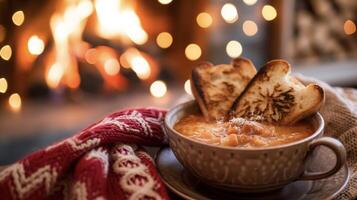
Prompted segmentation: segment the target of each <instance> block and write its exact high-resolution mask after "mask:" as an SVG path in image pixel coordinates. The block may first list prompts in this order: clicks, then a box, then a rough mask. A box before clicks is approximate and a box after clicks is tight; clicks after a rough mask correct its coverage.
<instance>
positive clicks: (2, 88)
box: [0, 78, 7, 93]
mask: <svg viewBox="0 0 357 200" xmlns="http://www.w3.org/2000/svg"><path fill="white" fill-rule="evenodd" d="M6 91H7V81H6V79H5V78H0V93H5V92H6Z"/></svg>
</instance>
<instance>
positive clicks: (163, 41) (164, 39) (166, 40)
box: [156, 32, 173, 49]
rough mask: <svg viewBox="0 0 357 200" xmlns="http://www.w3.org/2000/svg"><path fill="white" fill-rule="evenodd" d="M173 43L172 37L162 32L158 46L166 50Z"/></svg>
mask: <svg viewBox="0 0 357 200" xmlns="http://www.w3.org/2000/svg"><path fill="white" fill-rule="evenodd" d="M172 41H173V39H172V36H171V34H170V33H168V32H162V33H160V34H159V35H158V36H157V38H156V43H157V45H159V47H161V48H164V49H166V48H169V47H170V46H171V44H172Z"/></svg>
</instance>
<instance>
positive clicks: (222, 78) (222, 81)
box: [190, 58, 257, 120]
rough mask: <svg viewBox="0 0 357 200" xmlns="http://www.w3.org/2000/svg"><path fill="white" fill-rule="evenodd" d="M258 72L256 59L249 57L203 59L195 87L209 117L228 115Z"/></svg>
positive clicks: (195, 73) (193, 82)
mask: <svg viewBox="0 0 357 200" xmlns="http://www.w3.org/2000/svg"><path fill="white" fill-rule="evenodd" d="M256 73H257V71H256V69H255V67H254V65H253V63H252V62H251V61H250V60H248V59H245V58H236V59H234V60H233V61H232V63H231V64H222V65H216V66H213V65H212V64H211V63H202V64H201V65H199V66H197V67H195V68H194V69H193V70H192V76H191V80H190V81H191V90H192V93H193V95H194V97H195V99H196V101H197V102H198V105H199V107H200V109H201V111H202V113H203V115H204V116H205V118H206V119H207V120H212V119H221V118H225V117H226V116H227V114H228V111H229V109H230V108H231V107H232V104H233V102H234V100H235V99H236V98H237V97H238V96H239V95H240V94H241V93H242V91H243V90H244V88H245V87H246V86H247V85H248V83H249V81H250V80H251V79H252V78H253V77H254V75H255V74H256Z"/></svg>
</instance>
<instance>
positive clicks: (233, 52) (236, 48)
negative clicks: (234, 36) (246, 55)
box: [226, 40, 243, 58]
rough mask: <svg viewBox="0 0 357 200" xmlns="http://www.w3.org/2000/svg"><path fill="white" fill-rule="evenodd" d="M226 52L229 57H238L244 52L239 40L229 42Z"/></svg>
mask: <svg viewBox="0 0 357 200" xmlns="http://www.w3.org/2000/svg"><path fill="white" fill-rule="evenodd" d="M226 52H227V54H228V56H229V57H231V58H237V57H239V56H240V55H241V54H242V52H243V48H242V45H241V44H240V43H239V42H238V41H235V40H231V41H229V42H228V43H227V46H226Z"/></svg>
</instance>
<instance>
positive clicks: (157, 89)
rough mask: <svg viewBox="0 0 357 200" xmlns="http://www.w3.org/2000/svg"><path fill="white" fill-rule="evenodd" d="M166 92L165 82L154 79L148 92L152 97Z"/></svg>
mask: <svg viewBox="0 0 357 200" xmlns="http://www.w3.org/2000/svg"><path fill="white" fill-rule="evenodd" d="M166 92H167V87H166V84H165V83H164V82H163V81H155V82H153V83H152V84H151V85H150V93H151V95H152V96H154V97H158V98H159V97H163V96H165V94H166Z"/></svg>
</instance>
